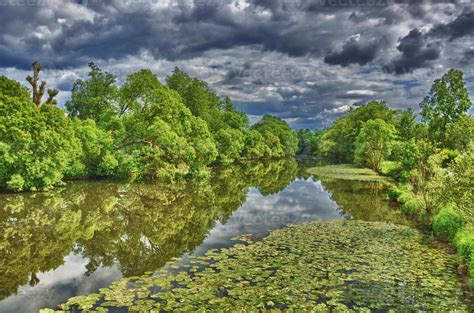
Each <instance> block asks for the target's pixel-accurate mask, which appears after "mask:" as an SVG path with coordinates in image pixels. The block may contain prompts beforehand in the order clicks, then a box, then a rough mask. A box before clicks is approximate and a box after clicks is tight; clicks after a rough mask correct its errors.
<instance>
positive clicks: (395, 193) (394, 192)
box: [388, 187, 402, 201]
mask: <svg viewBox="0 0 474 313" xmlns="http://www.w3.org/2000/svg"><path fill="white" fill-rule="evenodd" d="M401 194H402V191H401V190H400V189H398V188H397V187H392V188H390V189H389V190H388V198H389V199H390V200H391V201H398V198H399V197H400V195H401Z"/></svg>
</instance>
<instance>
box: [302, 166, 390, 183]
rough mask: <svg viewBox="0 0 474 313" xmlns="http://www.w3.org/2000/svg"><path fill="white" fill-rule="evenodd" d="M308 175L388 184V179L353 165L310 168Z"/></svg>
mask: <svg viewBox="0 0 474 313" xmlns="http://www.w3.org/2000/svg"><path fill="white" fill-rule="evenodd" d="M308 172H309V173H310V174H313V175H315V176H317V177H330V178H336V179H344V180H357V181H373V182H383V183H387V184H389V183H390V179H389V178H387V177H384V176H380V175H379V174H377V173H376V172H375V171H373V170H371V169H368V168H362V167H357V166H356V165H354V164H336V165H325V166H319V167H312V168H309V169H308Z"/></svg>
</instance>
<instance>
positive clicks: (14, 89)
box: [0, 76, 30, 99]
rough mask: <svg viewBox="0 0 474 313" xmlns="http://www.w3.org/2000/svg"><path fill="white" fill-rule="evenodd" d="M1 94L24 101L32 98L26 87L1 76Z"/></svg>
mask: <svg viewBox="0 0 474 313" xmlns="http://www.w3.org/2000/svg"><path fill="white" fill-rule="evenodd" d="M0 94H1V95H5V96H9V97H19V98H22V99H28V98H29V97H30V93H29V91H28V89H27V88H26V87H24V86H23V85H22V84H20V83H19V82H17V81H15V80H13V79H9V78H7V77H6V76H0Z"/></svg>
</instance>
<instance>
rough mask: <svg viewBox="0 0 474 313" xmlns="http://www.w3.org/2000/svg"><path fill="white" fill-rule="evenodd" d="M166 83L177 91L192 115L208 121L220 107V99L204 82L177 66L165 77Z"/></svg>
mask: <svg viewBox="0 0 474 313" xmlns="http://www.w3.org/2000/svg"><path fill="white" fill-rule="evenodd" d="M166 83H167V85H168V87H170V88H171V89H173V90H175V91H176V92H178V94H179V95H180V96H181V99H182V100H183V103H184V104H185V105H186V106H187V107H188V108H189V110H191V112H192V114H193V115H194V116H199V117H200V118H202V119H203V120H205V121H206V122H207V123H210V121H211V119H212V118H213V115H214V113H215V111H218V110H219V108H220V104H221V100H220V99H219V97H218V96H217V95H216V94H215V93H214V92H213V91H212V90H211V89H210V88H209V86H208V85H207V83H206V82H204V81H202V80H199V79H197V78H192V77H190V76H189V75H188V74H186V73H185V72H183V71H181V70H180V69H179V68H177V67H175V68H174V71H173V73H172V74H171V75H170V76H168V77H167V78H166Z"/></svg>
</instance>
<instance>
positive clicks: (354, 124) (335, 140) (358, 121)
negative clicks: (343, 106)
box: [321, 101, 395, 162]
mask: <svg viewBox="0 0 474 313" xmlns="http://www.w3.org/2000/svg"><path fill="white" fill-rule="evenodd" d="M394 118H395V112H394V111H393V110H390V109H389V108H388V107H387V105H386V104H385V103H384V102H378V101H371V102H369V103H367V104H366V105H364V106H361V107H359V108H357V109H355V110H351V111H349V113H348V114H347V115H345V116H344V117H342V118H340V119H338V120H337V121H335V122H334V124H333V125H332V127H331V128H329V129H327V130H326V131H325V132H324V134H323V135H322V137H321V141H322V142H321V154H322V155H323V156H324V157H328V158H332V159H338V160H342V161H346V162H353V161H354V153H355V149H356V147H355V142H356V138H357V136H358V135H359V132H360V130H361V129H362V127H363V126H364V123H365V122H367V121H368V120H374V119H380V120H383V121H385V122H386V123H392V121H393V120H394Z"/></svg>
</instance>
